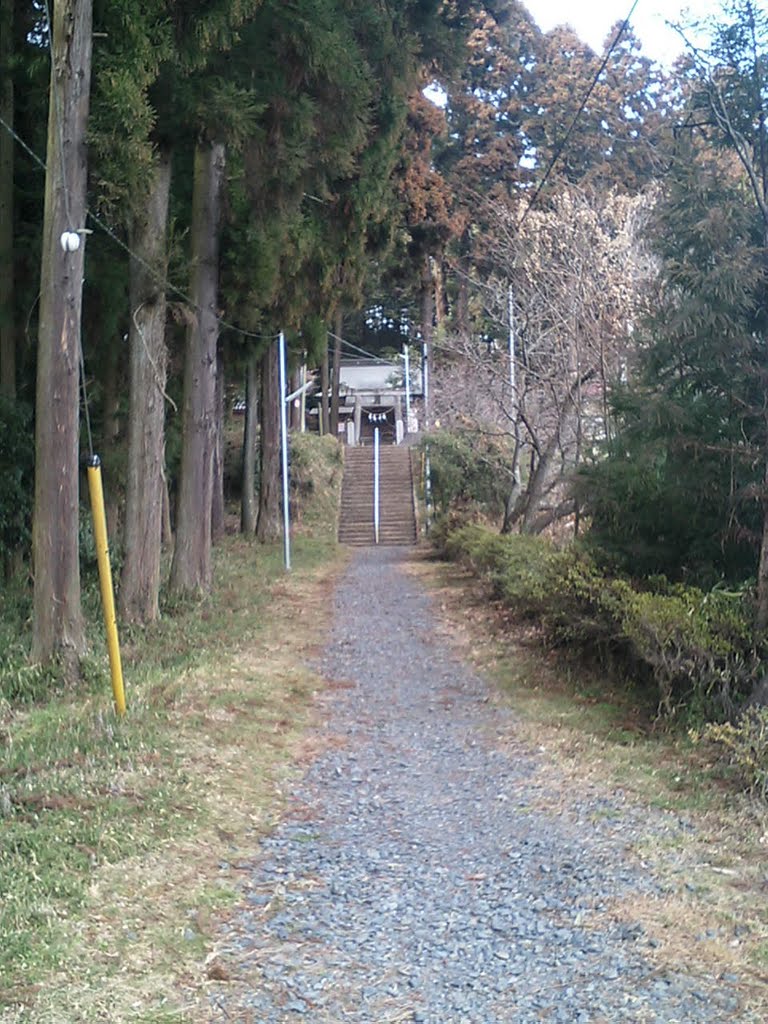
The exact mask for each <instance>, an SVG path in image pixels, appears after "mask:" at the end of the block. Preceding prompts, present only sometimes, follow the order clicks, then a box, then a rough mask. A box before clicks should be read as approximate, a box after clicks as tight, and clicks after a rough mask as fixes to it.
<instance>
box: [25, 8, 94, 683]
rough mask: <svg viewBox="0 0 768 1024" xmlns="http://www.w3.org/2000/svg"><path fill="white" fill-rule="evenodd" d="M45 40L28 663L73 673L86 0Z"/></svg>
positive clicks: (58, 11) (77, 615)
mask: <svg viewBox="0 0 768 1024" xmlns="http://www.w3.org/2000/svg"><path fill="white" fill-rule="evenodd" d="M49 30H50V32H51V87H50V100H49V104H48V143H47V150H46V165H47V171H46V176H45V210H44V215H43V248H42V266H41V274H40V314H39V330H38V351H37V402H36V431H35V506H34V519H33V526H32V551H33V559H34V566H35V574H34V575H35V585H34V613H33V623H32V658H33V660H34V661H36V662H49V661H51V660H52V659H53V658H55V657H60V658H61V659H62V661H63V663H64V665H65V666H66V667H67V669H68V670H69V671H70V672H71V673H72V674H76V673H77V671H78V667H79V665H78V663H79V658H80V655H81V654H82V653H83V650H84V648H85V635H84V628H83V618H82V609H81V605H80V567H79V550H78V532H79V511H80V510H79V500H78V499H79V495H78V480H79V412H80V402H79V372H80V362H81V358H82V357H81V347H80V346H81V341H80V331H81V312H82V300H83V266H84V255H85V254H84V248H85V244H84V243H85V232H84V229H85V189H86V177H87V157H86V146H85V137H86V129H87V125H88V109H89V101H90V87H91V43H92V0H57V2H56V3H55V4H54V5H53V24H52V25H50V26H49Z"/></svg>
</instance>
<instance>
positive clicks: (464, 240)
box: [453, 232, 472, 338]
mask: <svg viewBox="0 0 768 1024" xmlns="http://www.w3.org/2000/svg"><path fill="white" fill-rule="evenodd" d="M471 248H472V243H471V241H470V238H469V233H468V232H467V233H465V234H464V235H462V237H461V240H460V242H459V270H458V273H457V275H456V278H457V280H456V308H455V310H454V316H453V320H454V325H455V329H456V332H457V334H459V335H460V336H461V337H462V338H466V337H468V335H469V270H470V262H469V254H470V251H471Z"/></svg>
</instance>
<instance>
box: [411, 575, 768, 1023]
mask: <svg viewBox="0 0 768 1024" xmlns="http://www.w3.org/2000/svg"><path fill="white" fill-rule="evenodd" d="M411 572H413V573H414V574H415V575H416V576H417V577H418V578H420V579H421V580H422V581H423V582H424V583H425V584H427V586H428V587H429V588H430V590H431V592H432V595H433V599H434V601H435V608H436V611H437V612H438V616H439V618H440V626H439V629H440V633H441V637H442V639H443V640H444V641H445V642H446V643H447V644H449V645H451V646H453V647H454V649H455V650H456V651H457V654H459V655H460V656H462V657H465V658H467V659H468V660H469V661H471V662H472V663H473V664H474V665H475V666H476V667H477V668H478V669H479V670H480V671H482V672H484V673H485V674H487V675H489V676H490V677H491V678H492V679H494V680H495V681H496V682H497V684H498V689H497V691H496V697H495V699H497V700H502V701H504V702H505V703H509V704H511V706H512V707H513V708H514V709H515V711H516V713H517V714H516V719H515V722H514V725H512V726H511V727H510V729H509V730H508V731H507V733H506V734H505V735H502V736H500V737H499V740H498V742H499V743H500V744H501V745H502V746H504V747H505V748H506V749H507V750H508V751H510V752H511V753H514V752H516V751H518V752H520V753H521V754H522V753H529V752H531V751H535V752H537V753H538V754H539V757H538V758H537V772H536V783H537V785H536V788H535V792H533V793H532V795H531V807H535V809H537V810H541V811H543V812H545V813H551V814H556V815H568V814H569V813H570V806H571V805H572V804H573V803H574V802H575V801H577V800H582V799H584V798H589V797H594V796H606V795H607V796H610V797H611V798H613V799H614V800H615V801H616V802H617V803H618V804H619V805H620V806H621V805H626V806H627V807H628V808H632V809H637V808H649V812H648V813H649V816H650V817H653V818H654V820H659V821H661V822H662V827H659V828H656V829H654V828H650V829H648V831H647V833H646V834H645V836H644V838H642V839H640V840H636V838H635V837H634V836H633V835H632V834H631V833H630V836H629V839H628V849H627V855H628V856H629V857H631V858H632V859H634V860H635V862H636V863H637V864H638V866H639V867H640V868H641V869H642V868H647V869H648V870H649V871H652V872H653V874H654V875H656V876H657V877H659V878H660V879H661V880H662V882H663V884H664V888H665V892H664V895H660V896H658V897H653V896H647V895H643V896H636V897H633V898H630V899H625V900H622V901H619V902H616V903H615V904H614V905H613V906H612V907H611V908H610V910H609V911H608V912H607V915H608V916H609V917H610V918H612V919H613V920H616V921H621V922H626V923H631V922H639V923H640V924H641V925H642V926H643V929H644V931H645V933H646V934H647V935H648V936H649V937H650V938H651V939H652V940H653V941H654V942H655V943H656V944H657V945H656V946H655V948H652V949H651V950H650V956H651V957H652V958H653V959H654V960H655V961H656V962H657V964H658V966H659V969H660V970H661V969H664V968H673V969H677V968H680V969H686V968H687V967H689V966H690V963H691V959H692V957H695V959H696V961H697V962H698V963H699V965H700V966H702V967H703V968H704V969H705V970H706V971H708V972H710V973H712V974H713V975H715V976H716V977H719V976H722V975H723V974H727V975H728V976H729V981H730V982H731V984H733V983H734V982H733V979H734V978H736V977H738V978H739V982H738V987H739V989H740V992H741V995H742V996H743V999H744V1004H745V1006H746V1007H747V1008H748V1009H750V1010H752V1011H753V1012H754V1013H756V1014H758V1015H759V1014H763V1015H764V1016H765V1017H766V1019H768V899H767V897H768V809H766V807H765V806H764V805H763V804H759V803H757V802H755V801H754V800H752V799H750V798H749V797H747V796H746V795H744V794H743V793H741V792H739V791H738V789H737V788H736V786H735V784H734V782H733V781H732V780H731V779H730V778H729V777H728V775H727V774H726V773H725V772H724V770H723V769H722V768H721V766H719V765H718V764H716V763H713V762H712V761H711V760H709V759H708V753H707V751H706V750H702V749H701V748H699V747H695V746H693V745H692V744H691V743H690V742H689V741H688V739H687V737H684V736H679V735H674V734H670V733H665V732H664V731H663V730H662V729H660V728H659V727H658V726H657V724H656V723H654V722H653V719H652V715H651V713H650V709H649V707H648V705H647V704H645V703H644V702H643V699H642V697H641V696H637V695H632V694H628V693H626V692H623V693H622V692H616V691H612V690H611V688H610V687H608V686H606V684H605V682H604V680H600V679H595V678H594V677H593V676H590V675H589V674H588V673H586V672H584V671H583V670H582V671H579V670H578V669H577V668H576V667H575V666H573V665H570V664H569V663H568V662H567V660H565V659H563V658H562V657H560V656H557V655H554V654H553V653H552V652H549V651H547V650H546V649H545V648H543V647H542V646H541V645H540V644H539V643H538V639H537V636H536V634H535V631H531V630H530V629H521V628H519V627H517V626H515V624H514V623H513V622H512V621H511V620H510V618H509V617H508V615H507V613H506V612H505V611H504V610H503V609H502V608H501V607H499V606H495V605H494V604H493V602H491V601H489V599H488V596H487V594H486V593H485V592H484V590H483V588H482V587H481V586H480V585H479V584H478V583H477V581H476V580H475V579H474V578H473V577H471V576H470V575H469V574H467V573H465V572H463V571H462V570H461V569H458V568H457V567H456V566H453V565H451V566H448V565H444V564H439V563H436V562H434V561H432V560H430V559H429V558H428V557H427V556H425V557H423V558H421V559H420V560H417V561H415V562H414V563H412V565H411ZM542 755H543V756H542ZM681 819H682V820H683V821H684V822H685V824H686V826H687V827H686V828H685V829H680V828H677V827H673V826H674V825H675V823H679V822H680V820H681ZM666 820H668V821H669V822H670V827H669V829H665V828H664V827H663V822H664V821H666ZM731 976H733V977H731Z"/></svg>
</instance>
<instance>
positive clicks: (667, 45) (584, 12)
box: [523, 0, 719, 64]
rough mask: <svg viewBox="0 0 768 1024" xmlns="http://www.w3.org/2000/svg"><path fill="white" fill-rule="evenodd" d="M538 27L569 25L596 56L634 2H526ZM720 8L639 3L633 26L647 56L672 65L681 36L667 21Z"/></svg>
mask: <svg viewBox="0 0 768 1024" xmlns="http://www.w3.org/2000/svg"><path fill="white" fill-rule="evenodd" d="M523 2H524V3H525V5H526V7H527V8H528V10H529V11H530V12H531V14H532V15H533V17H534V19H535V20H536V22H537V23H538V25H539V27H540V28H542V29H543V30H544V31H545V32H548V31H549V30H550V29H551V28H554V27H555V25H563V24H569V25H571V27H572V28H573V29H575V31H576V34H577V35H578V36H580V37H581V39H583V40H584V42H585V43H589V45H590V46H591V47H592V49H593V50H595V52H597V53H602V52H603V44H604V42H605V37H606V36H607V34H608V32H609V31H610V29H611V26H612V25H613V24H614V22H616V21H623V20H624V18H626V16H627V14H628V13H629V10H630V7H631V6H632V0H620V2H619V3H618V4H616V3H610V2H608V0H523ZM718 9H719V4H718V3H717V2H716V0H666V2H664V0H639V3H638V5H637V7H636V8H635V13H634V14H633V15H632V21H631V22H630V24H631V25H632V27H633V29H634V30H635V32H636V33H637V35H638V36H639V38H640V40H641V42H642V44H643V53H645V55H646V56H648V57H651V58H653V59H654V60H657V61H660V62H662V63H664V64H670V63H671V62H672V61H673V60H674V59H675V57H676V56H677V55H678V54H679V53H680V52H681V50H682V44H681V42H680V37H679V36H678V35H677V33H676V32H674V31H673V30H672V29H670V28H668V27H667V26H666V25H665V22H666V21H678V20H685V14H686V12H689V13H690V14H691V15H692V16H693V17H694V18H695V19H696V18H702V17H705V16H706V15H708V14H712V13H714V12H715V11H717V10H718Z"/></svg>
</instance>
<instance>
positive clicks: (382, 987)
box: [211, 548, 750, 1024]
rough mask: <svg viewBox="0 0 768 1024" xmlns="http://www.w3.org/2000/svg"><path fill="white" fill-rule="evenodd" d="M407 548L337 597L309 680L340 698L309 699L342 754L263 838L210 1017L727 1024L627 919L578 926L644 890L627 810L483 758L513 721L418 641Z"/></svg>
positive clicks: (320, 765) (499, 755)
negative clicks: (230, 980)
mask: <svg viewBox="0 0 768 1024" xmlns="http://www.w3.org/2000/svg"><path fill="white" fill-rule="evenodd" d="M408 553H409V552H408V550H407V549H406V550H398V549H391V548H388V549H368V550H361V551H360V552H358V553H357V555H356V557H355V560H354V561H353V563H352V565H351V567H350V569H349V570H348V573H347V575H346V576H345V578H344V580H343V581H342V583H341V584H340V586H339V588H338V590H337V594H336V612H335V629H334V633H333V636H332V638H331V640H330V643H329V645H328V648H327V650H326V652H325V655H324V657H323V662H322V671H323V672H324V674H325V675H326V676H327V677H328V678H329V679H330V680H336V681H340V680H344V681H347V682H349V683H352V684H354V685H353V686H352V687H351V688H344V689H341V690H340V689H338V688H336V689H332V690H331V691H329V695H327V696H326V697H324V698H323V699H324V700H326V701H327V710H328V716H327V722H326V724H325V728H326V729H328V730H329V732H330V733H331V734H333V735H334V736H335V737H340V738H341V740H342V742H338V743H334V744H332V745H331V748H330V749H329V751H328V752H327V753H325V754H324V755H322V756H321V757H320V758H319V759H318V760H317V761H316V762H315V763H313V764H312V766H311V767H310V769H309V771H308V772H307V774H306V776H305V777H304V779H303V780H302V781H301V782H300V783H299V784H298V786H297V787H296V790H295V792H294V793H293V795H292V799H293V801H294V804H295V808H296V813H295V814H293V815H292V814H289V815H288V816H287V817H286V819H285V820H284V822H283V823H282V824H281V825H280V826H279V827H278V828H277V830H276V831H275V832H274V833H273V834H272V835H271V836H269V837H268V838H267V839H266V840H265V841H264V842H263V846H262V856H261V858H260V859H258V860H257V862H256V863H255V865H254V867H253V873H252V877H251V880H250V886H249V890H248V891H249V897H248V902H247V904H246V905H245V907H244V908H243V909H242V910H241V911H240V912H239V914H238V915H237V917H235V918H234V919H233V920H232V921H231V922H230V923H229V925H228V927H227V928H226V930H225V931H224V933H223V934H222V936H221V946H222V952H223V954H224V955H226V954H227V952H229V953H230V954H231V955H232V957H233V959H237V960H238V961H239V962H240V963H241V964H243V965H247V966H248V977H256V978H257V979H258V980H257V982H256V983H255V984H254V985H253V988H252V990H251V991H247V992H243V991H242V990H241V989H240V988H238V990H237V992H235V991H232V992H229V993H228V991H227V988H226V987H224V986H222V987H221V988H219V989H217V991H216V992H215V993H214V995H213V997H212V1002H211V1020H216V1021H218V1020H222V1021H223V1020H238V1021H243V1022H247V1021H252V1022H259V1024H287V1022H290V1021H300V1020H309V1021H312V1022H313V1024H340V1022H342V1021H345V1022H356V1024H380V1022H381V1024H384V1022H388V1021H389V1022H393V1024H394V1022H396V1021H397V1022H405V1021H414V1022H419V1021H420V1022H423V1024H496V1022H498V1024H502V1022H504V1024H506V1022H509V1024H512V1022H514V1024H533V1022H540V1021H551V1022H563V1024H574V1022H590V1024H602V1022H620V1021H631V1022H633V1024H643V1022H647V1024H673V1022H675V1021H679V1022H686V1024H691V1022H701V1024H715V1022H730V1024H733V1022H744V1024H746V1022H747V1021H748V1020H750V1018H748V1017H746V1016H743V1015H740V1010H739V1006H738V1002H737V1000H736V998H735V996H734V994H733V992H731V991H729V989H728V986H727V985H723V983H722V981H718V980H717V979H715V978H713V977H709V976H699V975H696V974H694V973H693V972H694V971H695V969H696V964H695V962H692V963H691V972H692V973H691V974H687V973H686V974H681V973H667V974H663V975H659V973H658V972H657V970H656V969H655V968H654V966H653V965H652V964H651V963H650V962H649V961H648V960H647V959H646V958H645V956H644V952H647V951H649V950H650V945H651V944H650V943H649V941H648V939H647V938H646V936H645V934H644V932H643V929H642V927H641V925H640V924H639V923H633V922H629V923H625V924H622V925H621V926H616V927H606V929H605V930H600V929H599V927H598V926H597V925H596V924H595V917H594V914H593V912H594V911H599V910H600V909H601V908H602V907H603V906H605V905H606V904H607V903H608V902H609V901H612V900H614V899H616V898H621V897H622V896H623V895H629V894H631V893H637V892H638V891H648V892H650V891H658V890H657V889H656V882H655V880H654V879H653V878H651V877H649V876H648V873H647V871H645V870H643V868H642V867H641V866H640V865H638V864H635V863H634V862H629V861H628V860H627V857H626V846H627V830H629V831H631V833H632V835H633V836H636V835H638V830H639V829H642V828H643V827H644V818H643V815H642V813H641V812H637V811H636V810H635V811H634V813H632V812H630V811H629V809H625V808H623V806H622V804H621V801H618V802H613V803H611V801H610V800H606V799H605V798H604V797H603V798H600V800H598V799H596V800H595V801H594V804H593V805H588V804H584V803H582V804H580V805H579V806H578V807H576V808H575V809H574V812H573V813H571V814H569V815H567V816H563V815H560V816H558V815H555V814H554V813H552V812H548V811H539V810H536V809H535V806H532V802H531V800H530V796H531V788H532V787H533V786H535V784H536V778H535V776H536V770H537V769H536V766H537V757H541V756H543V755H541V754H534V753H530V754H525V755H524V756H516V757H514V758H512V757H509V756H508V755H506V754H505V753H503V752H501V751H499V750H498V749H497V748H496V747H495V746H494V744H493V738H494V737H495V736H496V735H497V734H498V732H499V731H500V729H502V728H503V729H506V730H508V729H509V727H510V724H511V721H512V720H513V716H512V713H511V712H510V711H509V710H506V709H505V708H503V707H500V706H498V705H497V704H495V703H493V702H489V701H488V699H487V698H488V687H487V684H486V683H484V682H483V681H482V680H481V679H479V678H478V677H477V676H476V675H474V674H473V672H472V671H471V670H470V669H468V668H467V667H466V666H465V665H463V664H461V663H460V661H459V660H458V659H457V658H456V657H455V656H454V655H452V653H451V652H450V651H447V650H446V649H445V648H444V646H443V645H441V644H440V642H439V641H438V640H437V639H436V637H435V629H434V620H433V616H432V612H431V608H430V601H429V599H428V597H427V596H426V595H425V594H424V593H423V592H422V590H421V588H420V587H419V585H418V583H417V582H416V581H414V580H413V579H412V578H411V577H409V576H408V575H407V574H406V573H404V572H402V570H401V569H400V568H399V562H400V561H402V560H403V559H404V558H406V557H407V556H408ZM599 805H602V806H599ZM606 805H608V809H609V811H610V813H609V814H606V813H605V811H606ZM596 817H597V818H598V819H599V820H598V823H597V824H595V818H596ZM681 828H683V825H681Z"/></svg>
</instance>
